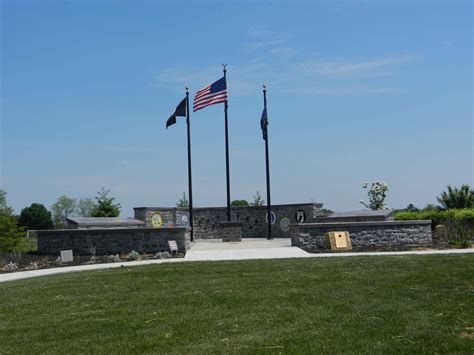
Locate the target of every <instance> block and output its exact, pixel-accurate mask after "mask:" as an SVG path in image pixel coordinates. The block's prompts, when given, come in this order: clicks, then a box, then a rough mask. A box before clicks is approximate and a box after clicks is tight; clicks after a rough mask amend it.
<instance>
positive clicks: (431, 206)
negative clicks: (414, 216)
mask: <svg viewBox="0 0 474 355" xmlns="http://www.w3.org/2000/svg"><path fill="white" fill-rule="evenodd" d="M439 209H440V208H439V207H437V206H436V205H435V204H433V203H429V204H427V205H426V206H425V207H424V208H423V209H422V211H423V212H425V211H436V210H439Z"/></svg>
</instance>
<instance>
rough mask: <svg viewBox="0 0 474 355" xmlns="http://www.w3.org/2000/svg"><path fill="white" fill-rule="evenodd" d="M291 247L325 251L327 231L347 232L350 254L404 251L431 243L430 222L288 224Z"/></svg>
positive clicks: (315, 251) (314, 251)
mask: <svg viewBox="0 0 474 355" xmlns="http://www.w3.org/2000/svg"><path fill="white" fill-rule="evenodd" d="M290 231H291V245H292V246H296V247H299V248H301V249H303V250H305V251H308V252H313V253H317V252H328V249H327V248H326V246H325V235H326V233H328V232H343V231H347V232H349V238H350V240H351V243H352V249H353V250H354V251H367V250H404V249H409V248H413V247H426V246H430V245H431V244H432V236H431V221H429V220H428V221H378V222H340V223H310V224H292V225H291V226H290Z"/></svg>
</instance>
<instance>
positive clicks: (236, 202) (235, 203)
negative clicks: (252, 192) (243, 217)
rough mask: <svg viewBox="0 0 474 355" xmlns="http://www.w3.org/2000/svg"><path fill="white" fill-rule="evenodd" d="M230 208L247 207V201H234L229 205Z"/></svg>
mask: <svg viewBox="0 0 474 355" xmlns="http://www.w3.org/2000/svg"><path fill="white" fill-rule="evenodd" d="M230 205H231V206H244V207H248V206H249V203H248V201H247V200H234V201H232V202H231V203H230Z"/></svg>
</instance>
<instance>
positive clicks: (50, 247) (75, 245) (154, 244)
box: [36, 228, 189, 255]
mask: <svg viewBox="0 0 474 355" xmlns="http://www.w3.org/2000/svg"><path fill="white" fill-rule="evenodd" d="M36 233H37V236H38V253H39V254H41V255H59V252H60V251H61V250H69V249H70V250H72V251H73V253H74V255H90V250H89V248H90V246H91V245H92V246H94V247H95V248H96V253H97V255H109V254H117V253H118V254H121V253H129V252H131V251H132V250H135V251H136V252H139V253H156V252H159V251H168V250H169V246H168V241H169V240H175V241H176V242H177V244H178V248H179V250H180V251H185V250H186V242H187V240H189V232H188V231H187V229H186V228H172V229H168V228H161V229H157V228H127V229H124V228H117V229H111V228H105V229H57V230H44V231H37V232H36Z"/></svg>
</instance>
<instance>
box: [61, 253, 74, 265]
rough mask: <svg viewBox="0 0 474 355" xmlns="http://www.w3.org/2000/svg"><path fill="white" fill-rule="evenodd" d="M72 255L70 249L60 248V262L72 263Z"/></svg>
mask: <svg viewBox="0 0 474 355" xmlns="http://www.w3.org/2000/svg"><path fill="white" fill-rule="evenodd" d="M73 261H74V257H73V255H72V250H61V262H62V263H72V262H73Z"/></svg>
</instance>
